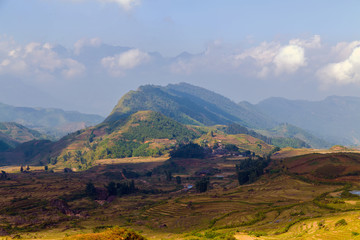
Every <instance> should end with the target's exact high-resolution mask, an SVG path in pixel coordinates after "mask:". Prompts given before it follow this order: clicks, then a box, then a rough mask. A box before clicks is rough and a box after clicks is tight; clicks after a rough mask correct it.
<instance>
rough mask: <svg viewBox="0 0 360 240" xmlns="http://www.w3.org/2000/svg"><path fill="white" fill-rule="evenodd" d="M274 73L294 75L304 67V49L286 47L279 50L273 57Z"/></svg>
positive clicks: (291, 46)
mask: <svg viewBox="0 0 360 240" xmlns="http://www.w3.org/2000/svg"><path fill="white" fill-rule="evenodd" d="M274 64H275V73H276V74H281V73H294V72H296V71H297V70H298V69H299V68H300V67H303V66H305V65H306V60H305V52H304V48H302V47H299V46H296V45H288V46H285V47H283V48H281V49H280V50H279V52H278V53H277V54H276V56H275V57H274Z"/></svg>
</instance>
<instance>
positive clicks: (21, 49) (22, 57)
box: [0, 38, 86, 81]
mask: <svg viewBox="0 0 360 240" xmlns="http://www.w3.org/2000/svg"><path fill="white" fill-rule="evenodd" d="M85 71H86V67H85V66H84V65H83V64H82V63H80V62H78V61H76V60H74V59H71V58H67V57H62V56H60V55H59V54H58V53H57V52H56V51H54V47H53V46H52V45H51V44H50V43H44V44H41V43H37V42H32V43H29V44H27V45H25V46H21V45H18V44H16V43H15V42H14V41H13V40H11V39H8V38H1V39H0V75H4V74H8V75H13V76H17V77H23V78H27V77H33V78H35V79H36V80H42V81H44V80H52V79H54V78H55V75H60V76H62V77H63V78H65V79H71V78H76V77H79V76H81V75H82V74H83V73H84V72H85Z"/></svg>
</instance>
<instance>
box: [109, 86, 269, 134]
mask: <svg viewBox="0 0 360 240" xmlns="http://www.w3.org/2000/svg"><path fill="white" fill-rule="evenodd" d="M141 110H152V111H156V112H161V113H162V114H164V115H166V116H168V117H171V118H173V119H175V120H176V121H179V122H181V123H184V124H193V125H206V126H210V125H215V124H229V123H231V122H236V123H240V124H242V125H244V126H246V127H252V128H268V127H274V126H275V125H276V123H275V121H272V120H271V119H270V118H267V117H265V115H264V114H262V113H260V112H258V111H256V110H255V109H252V110H249V109H245V108H243V107H241V106H239V105H238V104H236V103H234V102H232V101H231V100H229V99H227V98H225V97H223V96H221V95H219V94H216V93H214V92H211V91H209V90H206V89H203V88H200V87H195V86H192V85H190V84H186V83H181V84H177V85H168V86H167V87H160V86H150V85H147V86H141V87H139V88H138V90H137V91H131V92H129V93H127V94H126V95H125V96H123V97H122V98H121V99H120V101H119V102H118V104H117V105H116V106H115V108H114V109H113V111H112V113H111V114H110V116H109V117H108V118H107V119H106V121H114V120H116V119H118V118H121V116H124V115H128V114H131V113H134V112H136V111H141Z"/></svg>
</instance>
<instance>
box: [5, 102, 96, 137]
mask: <svg viewBox="0 0 360 240" xmlns="http://www.w3.org/2000/svg"><path fill="white" fill-rule="evenodd" d="M102 120H103V117H101V116H98V115H94V114H82V113H79V112H72V111H64V110H61V109H46V108H29V107H14V106H10V105H6V104H2V103H0V122H16V123H19V124H21V125H24V126H26V127H28V128H32V129H35V130H37V131H39V132H41V133H44V134H47V135H52V136H54V137H57V138H59V137H62V136H64V135H66V134H67V133H69V132H73V131H76V130H79V129H82V128H85V127H86V126H91V125H95V124H98V123H100V122H101V121H102Z"/></svg>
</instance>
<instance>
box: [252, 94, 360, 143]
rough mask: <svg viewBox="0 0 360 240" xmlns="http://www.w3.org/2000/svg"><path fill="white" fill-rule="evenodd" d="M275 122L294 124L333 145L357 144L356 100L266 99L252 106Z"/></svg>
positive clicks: (359, 116)
mask: <svg viewBox="0 0 360 240" xmlns="http://www.w3.org/2000/svg"><path fill="white" fill-rule="evenodd" d="M256 106H257V107H258V108H259V109H261V110H262V111H263V112H264V113H266V114H267V115H269V116H271V117H272V118H274V119H275V120H277V121H279V122H287V123H290V124H294V125H296V126H298V127H301V128H303V129H306V130H309V131H310V132H312V133H314V134H316V135H318V136H321V137H323V138H326V139H327V140H328V141H331V142H333V143H337V144H348V145H354V144H356V145H358V144H360V125H359V122H360V98H358V97H339V96H332V97H328V98H326V99H324V100H322V101H314V102H311V101H303V100H296V101H295V100H287V99H284V98H269V99H266V100H264V101H262V102H260V103H259V104H257V105H256Z"/></svg>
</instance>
